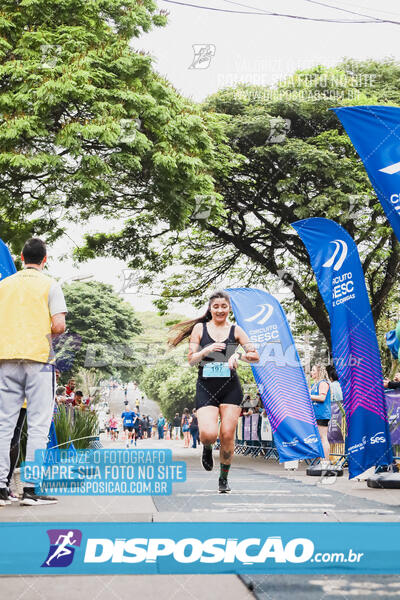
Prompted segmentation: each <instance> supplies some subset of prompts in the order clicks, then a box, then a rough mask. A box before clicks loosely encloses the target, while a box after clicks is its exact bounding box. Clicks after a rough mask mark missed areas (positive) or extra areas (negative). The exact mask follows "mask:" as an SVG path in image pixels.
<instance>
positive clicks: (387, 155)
mask: <svg viewBox="0 0 400 600" xmlns="http://www.w3.org/2000/svg"><path fill="white" fill-rule="evenodd" d="M333 110H334V111H335V113H336V115H337V116H338V118H339V119H340V121H341V123H342V125H343V127H344V128H345V130H346V132H347V134H348V136H349V137H350V139H351V141H352V142H353V145H354V147H355V149H356V150H357V152H358V154H359V155H360V158H361V160H362V161H363V163H364V167H365V170H366V171H367V173H368V177H369V179H370V181H371V183H372V185H373V187H374V189H375V191H376V194H377V196H378V199H379V202H380V203H381V205H382V208H383V210H384V211H385V213H386V216H387V218H388V220H389V222H390V224H391V226H392V227H393V231H394V232H395V234H396V236H397V239H398V240H400V108H397V107H396V106H348V107H344V108H334V109H333Z"/></svg>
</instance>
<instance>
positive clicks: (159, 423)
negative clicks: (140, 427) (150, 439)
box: [157, 414, 165, 440]
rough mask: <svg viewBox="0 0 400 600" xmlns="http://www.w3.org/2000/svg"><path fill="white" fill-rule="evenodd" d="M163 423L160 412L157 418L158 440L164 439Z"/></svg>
mask: <svg viewBox="0 0 400 600" xmlns="http://www.w3.org/2000/svg"><path fill="white" fill-rule="evenodd" d="M164 425H165V419H164V417H163V416H162V414H160V415H159V417H158V419H157V430H158V439H159V440H163V439H164Z"/></svg>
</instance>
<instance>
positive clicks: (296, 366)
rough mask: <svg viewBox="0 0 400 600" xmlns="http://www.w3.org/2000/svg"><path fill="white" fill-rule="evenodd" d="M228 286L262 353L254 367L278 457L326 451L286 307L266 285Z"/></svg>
mask: <svg viewBox="0 0 400 600" xmlns="http://www.w3.org/2000/svg"><path fill="white" fill-rule="evenodd" d="M226 291H227V292H228V294H229V297H230V300H231V305H232V310H233V314H234V315H235V319H236V322H237V324H238V325H240V327H242V329H243V330H244V331H245V332H246V333H247V335H248V336H249V338H250V341H252V342H253V343H254V345H255V346H256V348H257V350H258V353H259V355H260V361H259V362H258V363H255V364H253V365H252V366H251V368H252V370H253V375H254V379H255V380H256V383H257V386H258V390H259V392H260V395H261V399H262V401H263V404H264V406H265V410H266V412H267V415H268V418H269V421H270V423H271V428H272V431H273V434H274V441H275V444H276V448H277V450H278V453H279V460H280V462H285V461H289V460H299V459H305V458H317V457H319V456H323V454H324V453H323V449H322V445H321V439H320V436H319V432H318V427H317V424H316V421H315V415H314V410H313V407H312V402H311V397H310V392H309V390H308V387H307V381H306V378H305V375H304V371H303V367H302V366H301V363H300V359H299V356H298V353H297V350H296V346H295V343H294V340H293V336H292V332H291V331H290V327H289V324H288V322H287V319H286V315H285V312H284V310H283V308H282V306H281V305H280V303H279V302H278V300H276V298H274V297H273V296H271V294H268V293H267V292H264V291H263V290H257V289H252V288H231V289H227V290H226Z"/></svg>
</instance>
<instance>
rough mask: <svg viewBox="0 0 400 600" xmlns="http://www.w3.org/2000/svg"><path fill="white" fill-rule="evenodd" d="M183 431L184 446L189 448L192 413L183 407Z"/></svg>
mask: <svg viewBox="0 0 400 600" xmlns="http://www.w3.org/2000/svg"><path fill="white" fill-rule="evenodd" d="M181 425H182V433H183V447H184V448H189V446H190V413H189V409H188V408H184V409H183V413H182V419H181Z"/></svg>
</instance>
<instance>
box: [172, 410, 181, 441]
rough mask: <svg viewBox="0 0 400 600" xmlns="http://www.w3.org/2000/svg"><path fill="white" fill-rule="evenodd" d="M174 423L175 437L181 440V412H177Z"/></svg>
mask: <svg viewBox="0 0 400 600" xmlns="http://www.w3.org/2000/svg"><path fill="white" fill-rule="evenodd" d="M173 425H174V429H173V438H174V439H175V440H180V439H181V418H180V416H179V413H175V417H174V420H173Z"/></svg>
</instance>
